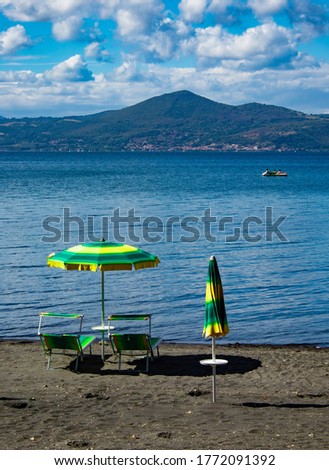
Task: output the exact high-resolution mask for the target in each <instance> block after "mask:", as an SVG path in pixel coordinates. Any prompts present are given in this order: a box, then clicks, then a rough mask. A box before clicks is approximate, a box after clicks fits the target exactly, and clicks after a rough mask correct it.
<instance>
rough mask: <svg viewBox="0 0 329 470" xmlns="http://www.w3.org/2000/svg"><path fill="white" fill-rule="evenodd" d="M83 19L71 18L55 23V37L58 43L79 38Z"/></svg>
mask: <svg viewBox="0 0 329 470" xmlns="http://www.w3.org/2000/svg"><path fill="white" fill-rule="evenodd" d="M81 23H82V18H80V17H79V16H69V17H68V18H65V19H62V20H59V21H56V22H54V24H53V28H52V31H53V36H54V38H55V39H57V41H70V40H72V39H75V38H77V37H79V35H80V32H81Z"/></svg>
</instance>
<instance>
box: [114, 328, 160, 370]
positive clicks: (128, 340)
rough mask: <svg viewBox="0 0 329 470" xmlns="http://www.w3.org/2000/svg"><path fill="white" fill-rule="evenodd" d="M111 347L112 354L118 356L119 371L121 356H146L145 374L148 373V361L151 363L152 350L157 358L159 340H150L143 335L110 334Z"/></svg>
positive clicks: (152, 357) (147, 336)
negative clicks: (155, 351) (155, 352)
mask: <svg viewBox="0 0 329 470" xmlns="http://www.w3.org/2000/svg"><path fill="white" fill-rule="evenodd" d="M110 341H111V346H112V349H113V352H114V354H118V355H119V370H121V360H122V355H129V356H133V357H136V356H141V353H144V354H143V355H144V356H146V372H148V371H149V359H150V358H151V360H152V361H153V359H154V352H153V351H154V350H155V349H156V350H157V355H158V356H159V345H160V343H161V341H162V339H161V338H151V337H150V336H149V335H147V334H143V333H112V334H111V335H110Z"/></svg>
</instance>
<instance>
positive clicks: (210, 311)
mask: <svg viewBox="0 0 329 470" xmlns="http://www.w3.org/2000/svg"><path fill="white" fill-rule="evenodd" d="M228 332H229V327H228V322H227V317H226V309H225V302H224V292H223V286H222V281H221V277H220V274H219V269H218V265H217V260H216V258H215V256H211V258H210V260H209V265H208V276H207V285H206V301H205V316H204V326H203V336H204V337H205V338H211V339H212V359H211V360H208V361H207V360H206V361H202V363H203V364H208V365H211V366H212V370H213V401H215V400H216V365H220V364H226V363H227V361H224V360H221V359H216V352H215V346H216V338H219V337H220V336H225V335H227V333H228Z"/></svg>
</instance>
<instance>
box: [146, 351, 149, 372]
mask: <svg viewBox="0 0 329 470" xmlns="http://www.w3.org/2000/svg"><path fill="white" fill-rule="evenodd" d="M148 371H149V352H148V351H147V353H146V372H148Z"/></svg>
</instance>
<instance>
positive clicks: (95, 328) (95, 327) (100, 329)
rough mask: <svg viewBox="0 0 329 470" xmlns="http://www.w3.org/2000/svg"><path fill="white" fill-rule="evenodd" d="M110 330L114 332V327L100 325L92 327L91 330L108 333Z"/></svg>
mask: <svg viewBox="0 0 329 470" xmlns="http://www.w3.org/2000/svg"><path fill="white" fill-rule="evenodd" d="M109 328H110V330H114V326H110V327H108V326H107V325H99V326H92V327H91V329H92V330H93V331H108V330H109Z"/></svg>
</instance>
